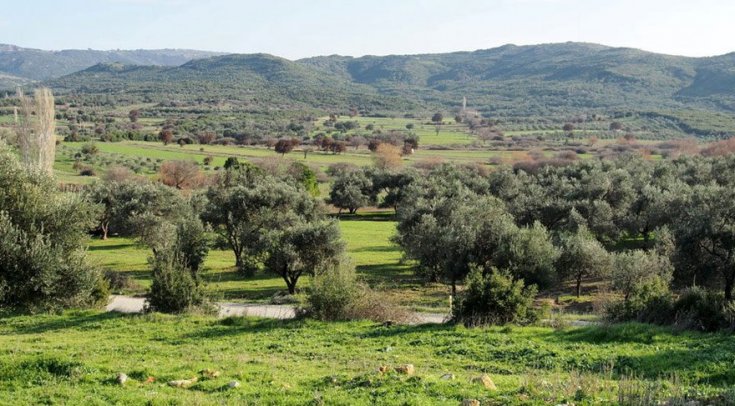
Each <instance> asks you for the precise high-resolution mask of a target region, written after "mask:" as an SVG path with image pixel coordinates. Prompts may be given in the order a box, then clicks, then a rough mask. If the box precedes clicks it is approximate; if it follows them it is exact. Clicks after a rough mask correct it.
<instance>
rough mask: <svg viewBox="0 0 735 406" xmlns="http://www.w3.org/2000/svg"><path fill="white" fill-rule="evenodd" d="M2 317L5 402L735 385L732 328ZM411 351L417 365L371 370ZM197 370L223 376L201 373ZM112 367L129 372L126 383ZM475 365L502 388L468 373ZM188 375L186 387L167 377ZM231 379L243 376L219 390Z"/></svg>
mask: <svg viewBox="0 0 735 406" xmlns="http://www.w3.org/2000/svg"><path fill="white" fill-rule="evenodd" d="M0 321H1V322H0V404H3V405H18V404H87V405H102V404H151V405H164V404H165V405H191V404H201V405H205V404H272V405H276V404H278V405H283V404H294V405H295V404H298V405H302V404H314V405H320V404H330V405H331V404H344V405H347V404H350V405H363V404H365V405H367V404H389V405H392V404H395V405H429V404H447V405H459V404H460V403H461V402H462V400H463V399H478V400H480V401H481V402H482V404H483V405H492V404H495V405H507V404H537V405H544V404H563V403H568V404H572V403H573V404H575V405H597V404H618V401H619V399H620V398H621V397H622V399H623V400H628V401H629V402H630V403H628V404H651V403H656V402H657V401H659V400H666V399H670V398H672V397H676V398H678V399H683V398H684V396H690V397H695V398H700V399H716V400H723V399H725V400H726V399H730V401H732V399H733V396H735V394H733V392H732V390H731V391H730V393H729V395H724V394H723V393H726V391H727V390H728V387H730V388H731V387H732V385H735V370H733V368H732V365H733V363H734V362H735V338H733V337H732V336H729V335H719V334H709V335H701V334H697V333H675V332H672V331H670V330H667V329H664V328H657V327H651V326H645V325H638V324H625V325H617V326H613V327H604V326H602V327H586V328H573V329H566V330H554V329H551V328H544V327H513V328H488V329H473V330H468V329H465V328H462V327H455V326H449V325H427V326H416V327H410V326H406V327H383V326H380V325H375V324H373V323H369V322H349V323H321V322H315V321H309V320H292V321H275V320H255V319H243V318H230V319H224V320H221V321H218V320H215V319H213V318H209V317H201V316H179V317H177V316H165V315H161V314H150V315H142V316H141V315H133V316H124V315H119V314H109V313H98V312H68V313H66V314H63V315H35V316H16V317H6V318H4V319H0ZM406 363H410V364H413V365H414V366H415V369H416V374H415V375H414V376H405V375H400V374H397V373H396V372H393V371H390V372H388V373H385V374H380V373H378V371H377V370H378V367H380V366H383V365H385V366H388V367H391V368H392V367H395V366H397V365H401V364H406ZM204 369H212V370H216V371H219V372H221V375H220V376H219V377H217V378H210V379H207V378H203V377H202V376H201V375H200V374H199V371H202V370H204ZM120 372H123V373H125V374H127V375H128V376H129V377H130V380H129V381H128V382H127V383H126V385H125V386H124V387H121V386H120V385H118V384H117V383H116V381H115V377H116V374H117V373H120ZM482 373H487V374H489V375H490V377H491V378H492V380H493V381H494V383H495V385H496V386H497V390H496V391H492V390H488V389H486V388H484V387H483V386H481V385H480V384H478V383H473V382H471V379H472V378H475V377H477V376H479V375H480V374H482ZM445 374H452V375H453V376H454V379H442V376H443V375H445ZM195 376H198V377H199V381H198V382H197V383H195V384H194V385H193V386H191V387H189V388H188V389H182V388H173V387H169V386H168V385H167V384H166V383H167V382H168V381H170V380H175V379H188V378H191V377H195ZM232 380H237V381H239V382H240V383H241V387H239V388H237V389H227V388H226V385H227V383H228V382H230V381H232ZM718 394H719V396H723V397H716V396H718ZM724 396H729V398H725V397H724ZM646 402H650V403H646ZM681 404H683V403H681Z"/></svg>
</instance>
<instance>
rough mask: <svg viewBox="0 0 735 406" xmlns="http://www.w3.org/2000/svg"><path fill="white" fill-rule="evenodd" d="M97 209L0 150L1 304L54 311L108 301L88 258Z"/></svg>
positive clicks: (99, 276)
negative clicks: (88, 233) (88, 240)
mask: <svg viewBox="0 0 735 406" xmlns="http://www.w3.org/2000/svg"><path fill="white" fill-rule="evenodd" d="M97 213H98V212H97V210H96V208H95V207H94V206H91V205H89V204H88V203H87V202H85V201H84V200H82V199H80V198H79V197H78V196H70V195H66V194H62V193H59V192H57V186H56V185H55V183H54V182H53V181H52V179H51V178H48V177H46V176H44V175H41V174H30V173H29V172H27V171H26V170H25V169H24V168H23V167H22V166H21V165H20V164H19V162H18V161H17V158H16V157H15V156H14V155H12V154H10V153H7V152H4V151H0V307H8V308H13V309H18V310H29V311H58V310H61V309H64V308H69V307H86V306H94V305H101V304H103V303H104V302H106V300H107V286H106V284H105V283H104V281H103V280H102V276H101V274H100V273H99V272H98V271H97V270H96V269H94V268H93V267H90V266H89V265H88V264H87V261H86V250H85V248H86V247H85V246H86V240H87V230H89V229H90V228H91V227H92V225H93V222H94V220H93V219H94V218H95V217H96V216H97Z"/></svg>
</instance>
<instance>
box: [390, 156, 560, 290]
mask: <svg viewBox="0 0 735 406" xmlns="http://www.w3.org/2000/svg"><path fill="white" fill-rule="evenodd" d="M403 193H404V197H403V199H402V202H401V205H400V206H399V209H398V212H397V216H398V226H397V229H398V230H397V231H398V232H397V235H396V237H395V241H396V242H397V243H398V244H399V245H400V246H401V247H402V248H403V250H404V252H405V253H406V256H407V257H408V258H410V259H415V260H416V261H417V262H418V270H419V272H420V273H421V274H422V275H424V276H426V277H427V278H428V279H429V280H435V281H436V280H439V279H444V280H445V281H447V282H449V283H450V284H452V286H453V287H454V285H455V284H456V283H457V282H458V281H461V280H462V279H463V278H464V277H465V275H467V273H468V272H469V270H470V268H471V267H472V265H479V266H483V267H487V268H489V267H492V266H495V267H498V268H503V269H506V270H508V271H510V272H512V274H513V275H514V277H517V278H524V279H526V280H527V281H529V283H535V284H541V285H543V286H548V285H549V284H550V283H551V282H552V281H553V280H554V279H555V273H554V272H555V271H554V261H555V260H556V258H557V256H558V252H557V249H556V248H555V247H554V246H553V244H552V243H551V238H550V235H549V234H548V232H547V230H546V229H545V228H544V227H543V226H542V225H541V224H538V223H534V224H532V225H531V226H530V227H525V226H523V227H519V226H518V225H517V224H516V223H515V222H514V219H513V216H512V215H511V214H510V213H508V212H507V210H506V209H505V205H504V204H503V202H502V201H500V200H499V199H497V198H496V197H493V196H488V185H487V183H486V180H485V179H482V178H480V177H478V176H477V175H476V174H473V173H472V172H469V171H463V170H461V169H459V168H450V167H440V168H438V169H436V170H434V171H432V172H430V173H428V174H427V175H426V176H424V177H422V178H418V179H416V180H415V181H414V182H412V183H410V184H409V186H408V187H407V188H406V189H405V190H404V191H403Z"/></svg>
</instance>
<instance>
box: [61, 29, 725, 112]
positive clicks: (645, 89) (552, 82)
mask: <svg viewBox="0 0 735 406" xmlns="http://www.w3.org/2000/svg"><path fill="white" fill-rule="evenodd" d="M50 84H51V85H52V86H53V87H55V88H57V89H58V90H60V91H65V90H74V91H84V92H104V93H107V94H110V93H114V92H116V91H126V92H128V94H136V92H138V93H140V92H145V93H146V94H149V95H150V94H156V93H165V94H171V93H175V94H176V95H177V96H178V97H179V98H182V99H187V98H193V97H196V98H202V97H220V98H221V97H227V98H235V99H247V100H255V101H264V102H275V103H276V104H289V103H291V102H293V101H296V102H297V103H298V104H305V105H310V106H314V107H323V106H325V105H332V106H336V107H345V103H350V104H352V105H354V106H360V105H373V104H375V103H376V102H380V103H383V104H384V106H383V107H385V108H388V109H390V108H393V109H394V110H396V111H398V110H404V111H405V109H406V108H408V107H410V106H422V107H424V108H432V107H433V106H442V107H445V108H452V107H458V106H459V105H460V103H461V100H462V98H463V97H467V100H468V106H469V107H472V108H475V109H478V110H481V111H483V112H486V113H488V114H495V115H505V116H509V115H524V116H528V115H538V116H543V115H549V114H559V113H563V114H569V113H577V112H588V111H594V110H606V111H610V110H621V111H652V110H658V111H660V110H675V109H683V108H695V109H702V110H711V111H720V112H733V111H735V54H729V55H723V56H718V57H711V58H689V57H680V56H671V55H662V54H655V53H650V52H645V51H641V50H636V49H629V48H611V47H606V46H602V45H595V44H586V43H562V44H545V45H533V46H514V45H506V46H502V47H499V48H493V49H487V50H479V51H474V52H455V53H445V54H425V55H391V56H364V57H359V58H352V57H344V56H322V57H314V58H308V59H302V60H298V61H289V60H286V59H283V58H278V57H274V56H271V55H265V54H257V55H227V56H217V57H213V58H207V59H201V60H195V61H191V62H188V63H186V64H184V65H182V66H180V67H175V68H141V67H127V66H114V67H111V66H110V65H102V66H96V67H94V68H91V69H88V70H85V71H82V72H79V73H75V74H72V75H68V76H66V77H63V78H60V79H58V80H54V81H51V82H50ZM130 92H132V93H130ZM378 95H379V96H381V97H385V96H391V97H392V98H384V99H376V96H378Z"/></svg>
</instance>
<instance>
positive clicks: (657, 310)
mask: <svg viewBox="0 0 735 406" xmlns="http://www.w3.org/2000/svg"><path fill="white" fill-rule="evenodd" d="M671 273H672V266H671V263H670V262H669V260H668V258H666V257H665V256H662V255H659V254H658V253H656V252H654V251H651V252H646V251H642V250H634V251H629V252H622V253H618V254H616V256H615V261H614V266H613V270H612V286H613V289H614V290H616V291H617V292H619V293H620V294H622V296H623V297H622V300H616V301H613V302H611V303H609V304H607V305H606V306H605V316H606V317H607V319H608V320H610V321H629V320H637V321H643V322H650V323H657V324H670V323H671V322H672V321H673V319H672V317H671V316H672V313H671V311H670V309H671V305H672V303H671V302H672V300H671V291H670V289H669V281H670V280H671Z"/></svg>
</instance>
